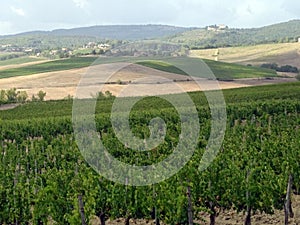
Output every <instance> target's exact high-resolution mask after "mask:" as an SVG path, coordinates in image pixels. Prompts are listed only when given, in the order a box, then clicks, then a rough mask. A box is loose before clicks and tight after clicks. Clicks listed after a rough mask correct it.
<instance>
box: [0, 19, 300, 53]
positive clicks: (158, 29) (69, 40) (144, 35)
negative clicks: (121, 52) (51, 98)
mask: <svg viewBox="0 0 300 225" xmlns="http://www.w3.org/2000/svg"><path fill="white" fill-rule="evenodd" d="M299 37H300V20H292V21H289V22H285V23H279V24H274V25H270V26H265V27H261V28H252V29H236V28H228V27H227V26H222V27H218V26H209V27H206V28H186V27H176V26H167V25H109V26H106V25H105V26H92V27H81V28H73V29H58V30H53V31H32V32H27V33H21V34H17V35H9V36H0V46H1V45H12V46H13V48H14V49H16V50H15V51H17V50H18V49H20V51H22V49H21V48H23V49H24V48H33V49H39V50H45V49H46V50H47V49H57V48H58V49H59V48H62V47H67V48H71V49H74V48H78V47H82V46H83V45H85V44H87V43H89V42H98V43H99V42H106V43H107V44H109V45H111V46H112V47H116V46H120V45H124V44H128V43H129V42H135V41H138V42H139V41H142V40H155V41H158V42H160V41H164V42H165V43H172V44H175V45H178V46H179V47H181V46H184V47H187V48H190V49H203V48H218V47H230V46H249V45H257V44H267V43H287V42H297V41H298V38H299Z"/></svg>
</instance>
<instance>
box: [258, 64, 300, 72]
mask: <svg viewBox="0 0 300 225" xmlns="http://www.w3.org/2000/svg"><path fill="white" fill-rule="evenodd" d="M261 67H262V68H267V69H272V70H276V71H278V72H288V73H298V72H299V70H298V68H297V67H295V66H291V65H285V66H280V67H279V66H278V65H277V64H276V63H264V64H262V65H261Z"/></svg>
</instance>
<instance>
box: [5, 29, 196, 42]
mask: <svg viewBox="0 0 300 225" xmlns="http://www.w3.org/2000/svg"><path fill="white" fill-rule="evenodd" d="M191 29H192V28H185V27H175V26H167V25H103V26H91V27H80V28H73V29H57V30H53V31H32V32H27V33H21V34H17V35H10V36H2V38H9V37H10V38H12V37H14V36H61V37H66V36H77V37H96V38H102V39H116V40H144V39H154V38H162V37H166V36H171V35H175V34H178V33H182V32H185V31H189V30H191Z"/></svg>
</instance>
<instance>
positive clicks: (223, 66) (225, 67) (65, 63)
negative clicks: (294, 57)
mask: <svg viewBox="0 0 300 225" xmlns="http://www.w3.org/2000/svg"><path fill="white" fill-rule="evenodd" d="M97 59H99V58H97V57H81V58H71V59H64V60H57V61H51V62H46V63H41V64H37V65H31V66H25V67H21V68H14V69H7V70H2V71H0V79H1V78H8V77H16V76H25V75H32V74H37V73H44V72H52V71H63V70H69V69H76V68H83V67H88V66H90V65H91V64H93V63H95V60H97ZM136 60H138V59H134V58H125V57H124V58H100V59H99V60H98V61H96V63H97V64H101V63H110V62H116V61H132V62H135V61H136ZM140 60H143V59H140ZM184 60H197V59H189V58H184V59H182V63H185V61H184ZM138 63H139V64H140V65H144V66H148V67H151V68H154V69H158V70H162V71H166V72H171V73H178V74H185V73H184V72H183V71H182V70H180V69H178V68H176V67H174V66H171V65H169V64H167V63H163V62H161V61H139V62H138ZM205 63H206V64H207V65H208V66H209V67H210V68H211V69H212V71H213V72H214V74H215V76H216V77H217V78H219V79H225V80H228V79H238V78H253V77H254V78H255V77H270V76H275V75H276V74H275V73H274V72H273V71H271V70H266V69H260V68H254V67H245V66H241V65H235V64H228V63H221V62H215V61H210V60H205Z"/></svg>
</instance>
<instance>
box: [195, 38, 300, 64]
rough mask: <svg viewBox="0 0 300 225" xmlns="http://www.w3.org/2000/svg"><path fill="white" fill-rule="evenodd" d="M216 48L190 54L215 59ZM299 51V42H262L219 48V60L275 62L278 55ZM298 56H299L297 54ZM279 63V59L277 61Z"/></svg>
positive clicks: (231, 61) (255, 62)
mask: <svg viewBox="0 0 300 225" xmlns="http://www.w3.org/2000/svg"><path fill="white" fill-rule="evenodd" d="M216 51H217V50H216V49H203V50H192V51H191V52H190V55H191V56H193V57H200V58H204V59H210V60H213V59H215V56H214V55H215V53H216ZM299 51H300V43H282V44H264V45H254V46H244V47H230V48H219V61H224V62H230V63H242V64H247V63H252V64H254V65H255V64H257V65H259V64H261V63H263V62H276V58H279V57H278V56H280V55H289V54H291V53H296V54H297V53H298V52H299ZM298 57H299V56H298ZM277 63H278V64H281V63H280V61H278V62H277Z"/></svg>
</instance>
